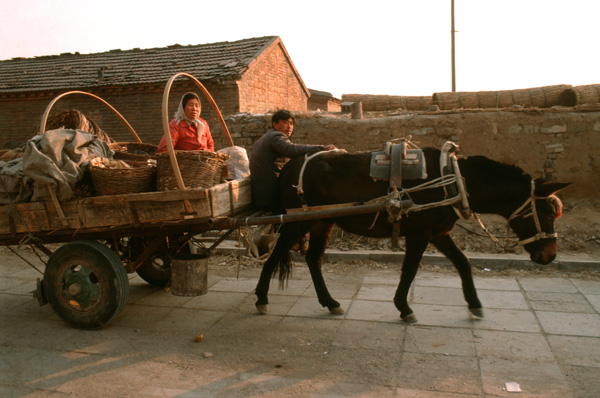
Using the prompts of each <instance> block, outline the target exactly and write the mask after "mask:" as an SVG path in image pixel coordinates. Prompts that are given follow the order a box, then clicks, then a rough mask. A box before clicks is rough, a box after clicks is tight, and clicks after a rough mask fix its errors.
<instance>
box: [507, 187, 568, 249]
mask: <svg viewBox="0 0 600 398" xmlns="http://www.w3.org/2000/svg"><path fill="white" fill-rule="evenodd" d="M534 191H535V182H534V181H531V195H530V196H529V198H527V200H526V201H525V203H523V204H522V205H521V206H519V208H518V209H517V210H515V211H514V213H513V214H512V215H511V216H510V217H509V218H508V221H507V223H506V232H507V234H506V236H508V232H509V228H510V222H511V221H512V220H514V219H516V218H519V217H529V216H533V221H534V222H535V228H536V231H537V233H536V234H535V235H533V236H532V237H530V238H527V239H523V240H520V241H519V244H521V245H526V244H528V243H531V242H536V241H538V240H540V239H548V238H557V237H558V234H557V233H556V232H554V233H551V234H549V233H546V232H543V231H542V226H541V224H540V218H539V217H538V213H537V209H536V206H535V200H536V199H547V198H550V197H552V195H550V196H535V195H534ZM527 205H530V207H531V214H526V211H527V210H528V208H527Z"/></svg>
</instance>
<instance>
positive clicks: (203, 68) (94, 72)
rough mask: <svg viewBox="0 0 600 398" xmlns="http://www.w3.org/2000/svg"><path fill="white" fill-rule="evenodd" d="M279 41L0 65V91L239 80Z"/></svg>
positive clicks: (246, 41) (67, 56) (262, 39)
mask: <svg viewBox="0 0 600 398" xmlns="http://www.w3.org/2000/svg"><path fill="white" fill-rule="evenodd" d="M276 40H279V37H278V36H265V37H258V38H251V39H244V40H239V41H234V42H220V43H209V44H198V45H189V46H182V45H179V44H176V45H172V46H168V47H162V48H150V49H139V48H136V49H132V50H126V51H123V50H110V51H107V52H102V53H95V54H79V53H74V54H71V53H66V54H60V55H51V56H41V57H34V58H13V59H10V60H5V61H0V92H5V93H7V92H25V91H43V90H62V89H74V88H91V87H101V86H107V85H110V86H116V85H130V84H149V83H158V82H160V83H162V82H166V81H167V80H168V79H169V78H170V77H171V76H173V75H175V74H176V73H179V72H186V73H189V74H191V75H193V76H194V77H196V78H197V79H199V80H210V79H214V78H219V77H234V78H236V77H238V76H240V75H242V74H243V73H244V72H245V71H246V68H247V67H248V65H249V64H250V62H252V60H254V59H255V58H256V57H258V56H259V55H260V53H261V52H262V51H263V50H264V49H265V48H266V47H267V46H269V45H270V44H272V43H273V42H275V41H276Z"/></svg>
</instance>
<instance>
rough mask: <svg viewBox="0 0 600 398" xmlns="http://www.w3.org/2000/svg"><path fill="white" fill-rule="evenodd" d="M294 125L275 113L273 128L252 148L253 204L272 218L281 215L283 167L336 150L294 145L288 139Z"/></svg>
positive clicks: (287, 116)
mask: <svg viewBox="0 0 600 398" xmlns="http://www.w3.org/2000/svg"><path fill="white" fill-rule="evenodd" d="M295 122H296V119H295V118H294V116H293V115H292V113H291V112H290V111H288V110H285V109H282V110H279V111H277V112H275V113H274V114H273V117H272V119H271V125H272V128H270V129H269V130H267V132H266V133H264V134H263V135H262V137H260V138H259V139H258V141H256V142H255V143H254V145H252V154H251V155H250V176H251V177H250V178H251V184H252V202H253V204H254V206H255V207H257V208H258V209H260V210H265V211H268V212H271V213H272V214H282V213H283V212H284V209H283V208H282V205H281V193H280V188H279V174H280V173H281V169H282V168H283V166H284V165H285V164H286V163H287V162H288V161H289V160H290V159H291V158H294V157H296V156H302V155H304V154H307V153H313V152H318V151H328V150H332V149H336V147H335V146H334V145H303V144H294V143H293V142H292V141H291V140H290V136H291V135H292V132H293V131H294V124H295Z"/></svg>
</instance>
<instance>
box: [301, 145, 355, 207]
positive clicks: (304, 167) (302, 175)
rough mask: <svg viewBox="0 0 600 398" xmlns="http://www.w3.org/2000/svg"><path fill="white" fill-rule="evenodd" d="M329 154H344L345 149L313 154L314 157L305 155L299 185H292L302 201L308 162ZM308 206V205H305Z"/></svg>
mask: <svg viewBox="0 0 600 398" xmlns="http://www.w3.org/2000/svg"><path fill="white" fill-rule="evenodd" d="M328 152H344V150H343V149H332V150H330V151H319V152H316V153H313V154H312V155H310V156H309V155H308V153H307V154H305V155H304V163H303V164H302V168H301V169H300V174H299V175H298V185H292V187H294V188H296V192H297V194H298V196H299V197H300V198H301V199H302V201H304V199H303V197H304V189H303V188H302V179H303V178H304V169H306V165H307V164H308V162H309V161H310V160H311V159H312V158H314V157H316V156H319V155H323V154H324V153H328ZM304 206H306V205H304Z"/></svg>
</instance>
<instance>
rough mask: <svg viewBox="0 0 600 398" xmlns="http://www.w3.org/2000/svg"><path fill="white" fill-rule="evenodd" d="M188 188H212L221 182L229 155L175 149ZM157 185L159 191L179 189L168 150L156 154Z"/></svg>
mask: <svg viewBox="0 0 600 398" xmlns="http://www.w3.org/2000/svg"><path fill="white" fill-rule="evenodd" d="M175 155H176V156H177V164H178V165H179V170H180V172H181V177H182V178H183V183H184V184H185V187H186V188H210V187H212V186H213V185H215V184H218V183H220V182H221V178H222V175H223V166H225V160H226V159H227V158H228V156H227V155H225V154H223V153H218V152H210V151H175ZM156 166H157V167H156V179H157V181H156V185H157V188H158V190H159V191H172V190H176V189H179V187H178V185H177V180H176V178H175V173H174V172H173V168H172V167H171V159H170V158H169V154H168V153H167V152H163V153H159V154H157V155H156Z"/></svg>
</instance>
